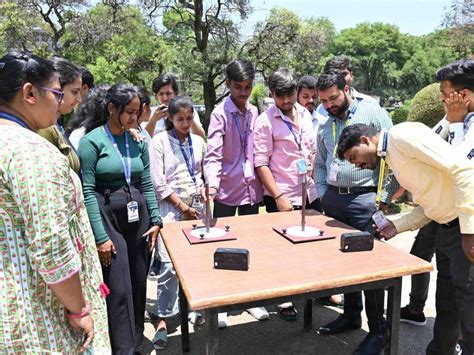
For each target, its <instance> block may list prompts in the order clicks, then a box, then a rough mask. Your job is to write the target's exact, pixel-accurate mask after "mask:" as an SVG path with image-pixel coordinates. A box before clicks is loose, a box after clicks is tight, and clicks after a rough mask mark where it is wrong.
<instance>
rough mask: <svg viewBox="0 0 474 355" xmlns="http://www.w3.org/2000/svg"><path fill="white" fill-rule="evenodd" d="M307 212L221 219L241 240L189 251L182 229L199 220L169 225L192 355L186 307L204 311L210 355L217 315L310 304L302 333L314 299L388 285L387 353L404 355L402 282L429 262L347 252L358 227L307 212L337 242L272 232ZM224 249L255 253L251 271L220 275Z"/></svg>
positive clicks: (378, 248)
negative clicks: (294, 239) (218, 258)
mask: <svg viewBox="0 0 474 355" xmlns="http://www.w3.org/2000/svg"><path fill="white" fill-rule="evenodd" d="M300 218H301V211H292V212H280V213H272V214H259V215H251V216H239V217H228V218H220V219H219V220H218V222H217V223H218V224H221V225H230V227H231V231H232V232H234V233H235V234H236V235H237V237H238V239H237V240H233V241H225V242H218V243H205V244H195V245H190V244H189V242H188V240H187V239H186V237H185V235H184V234H183V232H182V228H186V227H191V226H192V224H193V223H196V221H184V222H177V223H170V224H166V226H165V228H164V229H163V230H162V231H161V234H162V237H163V240H164V242H165V245H166V248H167V249H168V252H169V254H170V257H171V260H172V262H173V265H174V267H175V269H176V272H177V275H178V278H179V282H180V312H181V331H182V335H181V337H182V338H181V341H182V350H183V352H187V351H189V328H188V307H189V309H191V310H193V311H197V310H199V311H204V310H205V311H206V322H207V323H208V325H209V336H208V340H207V352H208V353H215V352H216V351H217V347H218V336H217V329H218V327H217V314H218V313H219V312H227V311H233V310H242V309H248V308H251V307H257V306H265V305H271V304H278V303H282V302H288V301H298V300H304V301H305V307H304V327H305V329H306V330H310V329H311V327H312V300H313V299H314V298H316V297H322V296H328V295H332V294H339V293H348V292H355V291H361V290H367V289H375V288H381V287H388V307H387V319H388V322H389V329H388V336H389V338H390V341H389V342H388V344H387V346H386V350H385V352H386V353H387V354H398V334H399V322H400V297H401V285H402V276H406V275H412V274H417V273H423V272H429V271H431V270H432V269H433V267H432V266H431V264H429V263H427V262H425V261H423V260H421V259H419V258H417V257H415V256H413V255H410V254H407V253H406V252H404V251H401V250H399V249H397V248H394V247H392V246H390V245H388V244H386V243H383V242H379V241H376V242H375V245H374V249H373V250H372V251H369V252H357V253H342V252H341V251H340V250H339V247H340V235H341V233H344V232H347V231H353V230H354V229H353V228H351V227H349V226H346V225H344V224H342V223H340V222H338V221H335V220H334V219H331V218H328V217H326V216H323V215H321V214H319V213H317V212H316V211H313V210H310V211H307V218H306V223H307V224H308V225H314V226H316V227H319V228H321V229H324V230H325V233H329V234H332V235H336V239H330V240H323V241H316V242H308V243H300V244H293V243H291V242H290V241H288V240H287V239H285V238H283V237H282V236H280V235H279V234H277V233H276V232H274V231H273V230H272V227H273V226H282V225H294V224H297V223H299V221H300ZM218 247H229V248H246V249H248V250H249V251H250V267H249V270H248V271H231V270H217V269H214V268H213V254H214V251H215V250H216V248H218Z"/></svg>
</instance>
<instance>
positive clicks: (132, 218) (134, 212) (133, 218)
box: [127, 201, 140, 223]
mask: <svg viewBox="0 0 474 355" xmlns="http://www.w3.org/2000/svg"><path fill="white" fill-rule="evenodd" d="M127 216H128V223H133V222H138V221H139V220H140V217H139V216H138V203H137V202H136V201H130V202H129V203H127Z"/></svg>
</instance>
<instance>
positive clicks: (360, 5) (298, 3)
mask: <svg viewBox="0 0 474 355" xmlns="http://www.w3.org/2000/svg"><path fill="white" fill-rule="evenodd" d="M451 3H452V1H451V0H287V1H281V0H251V5H252V7H253V9H254V12H253V14H252V15H251V16H250V17H249V18H248V20H247V21H246V22H245V26H243V31H244V33H245V35H249V34H251V33H252V32H253V28H254V26H255V24H256V23H257V22H258V21H262V20H264V19H265V18H266V17H267V15H268V14H269V10H270V9H271V8H273V7H284V8H287V9H289V10H292V11H294V12H296V13H297V14H298V15H299V16H300V17H302V18H308V17H327V18H328V19H329V20H330V21H331V22H332V23H334V25H335V26H336V29H337V30H342V29H344V28H348V27H354V26H356V25H357V24H358V23H361V22H385V23H389V24H393V25H397V26H398V27H399V28H400V31H401V32H402V33H409V34H412V35H424V34H428V33H430V32H432V31H433V30H435V29H436V28H437V27H439V26H440V24H441V21H442V18H443V14H444V12H445V10H446V9H448V8H449V7H450V5H451ZM246 32H248V33H246Z"/></svg>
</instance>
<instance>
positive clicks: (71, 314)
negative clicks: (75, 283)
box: [66, 301, 91, 319]
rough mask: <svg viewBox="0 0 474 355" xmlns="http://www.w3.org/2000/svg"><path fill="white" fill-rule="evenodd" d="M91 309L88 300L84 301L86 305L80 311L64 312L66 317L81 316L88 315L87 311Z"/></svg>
mask: <svg viewBox="0 0 474 355" xmlns="http://www.w3.org/2000/svg"><path fill="white" fill-rule="evenodd" d="M90 310H91V305H90V304H89V302H87V301H86V305H85V306H84V308H82V309H81V313H70V312H69V311H68V312H67V313H66V317H68V318H73V319H74V318H83V317H85V316H88V315H89V311H90Z"/></svg>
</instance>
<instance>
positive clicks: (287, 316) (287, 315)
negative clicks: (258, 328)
mask: <svg viewBox="0 0 474 355" xmlns="http://www.w3.org/2000/svg"><path fill="white" fill-rule="evenodd" d="M278 314H279V315H280V317H281V318H283V319H284V320H286V321H287V322H295V321H296V320H297V318H298V311H297V310H296V308H295V307H294V306H293V303H291V302H287V303H282V304H280V305H278Z"/></svg>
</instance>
